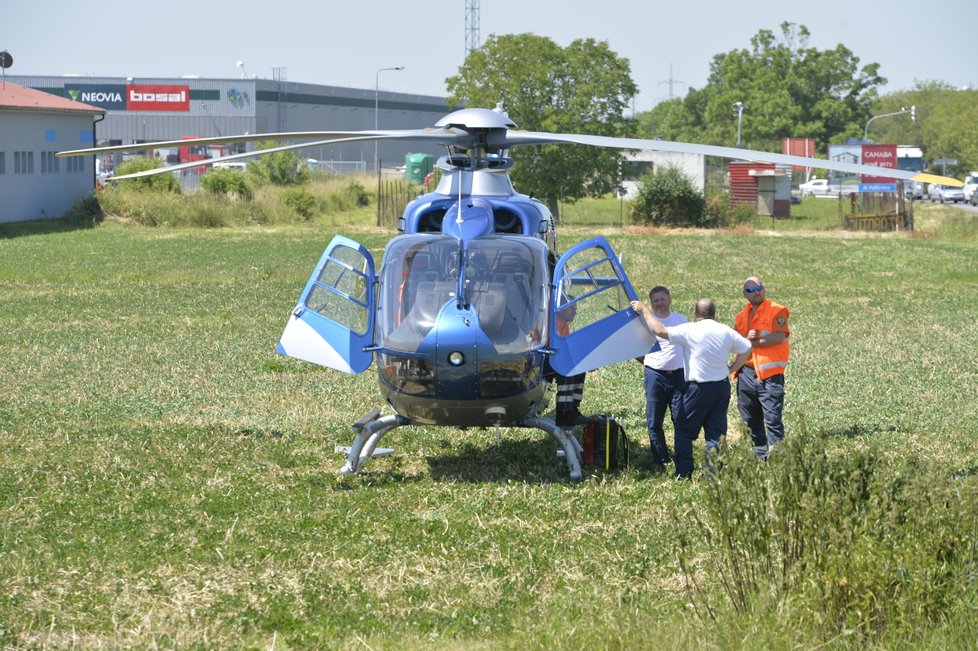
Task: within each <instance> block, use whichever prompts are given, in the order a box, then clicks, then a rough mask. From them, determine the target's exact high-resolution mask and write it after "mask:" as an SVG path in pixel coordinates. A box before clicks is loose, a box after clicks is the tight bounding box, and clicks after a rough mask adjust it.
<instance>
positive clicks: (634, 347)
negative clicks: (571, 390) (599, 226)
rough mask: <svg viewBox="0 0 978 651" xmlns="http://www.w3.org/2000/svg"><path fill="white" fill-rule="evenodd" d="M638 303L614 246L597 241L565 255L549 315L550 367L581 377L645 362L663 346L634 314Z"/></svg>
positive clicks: (578, 247)
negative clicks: (636, 360)
mask: <svg viewBox="0 0 978 651" xmlns="http://www.w3.org/2000/svg"><path fill="white" fill-rule="evenodd" d="M635 298H637V296H636V294H635V290H634V289H633V288H632V284H631V282H630V281H629V280H628V276H627V275H626V274H625V271H624V269H622V267H621V263H620V262H619V261H618V258H617V256H615V252H614V251H613V250H612V249H611V245H610V244H609V243H608V241H607V240H606V239H605V238H604V237H600V236H599V237H595V238H592V239H590V240H587V241H585V242H582V243H580V244H578V245H577V246H575V247H573V248H571V249H570V250H568V251H567V252H566V253H564V255H562V256H560V259H559V260H558V261H557V266H556V268H555V270H554V284H553V295H552V296H551V305H552V306H553V309H552V310H551V313H550V348H551V349H553V350H554V351H555V352H554V353H552V355H551V357H550V365H551V366H552V367H553V368H554V370H555V371H557V372H558V373H560V374H561V375H577V374H578V373H584V372H586V371H590V370H593V369H596V368H600V367H602V366H607V365H609V364H614V363H616V362H621V361H623V360H626V359H631V358H635V357H640V356H642V355H645V354H646V353H648V352H649V351H651V350H654V349H655V348H657V347H658V341H657V340H656V338H655V335H654V334H652V332H650V331H649V329H648V327H646V325H645V321H644V320H643V319H642V317H641V316H639V315H638V314H636V313H635V312H634V311H633V310H632V309H631V301H632V300H634V299H635Z"/></svg>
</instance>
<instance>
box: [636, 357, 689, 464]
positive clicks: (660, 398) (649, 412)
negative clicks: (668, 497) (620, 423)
mask: <svg viewBox="0 0 978 651" xmlns="http://www.w3.org/2000/svg"><path fill="white" fill-rule="evenodd" d="M644 368H645V421H646V423H647V425H648V428H649V445H650V446H651V449H652V459H653V460H654V461H655V463H669V461H670V460H671V459H670V457H669V446H668V445H667V444H666V433H665V431H664V430H663V429H662V423H663V421H664V420H665V418H666V407H668V408H669V415H670V417H671V418H672V426H673V429H675V428H676V414H677V413H678V412H679V402H678V401H679V400H680V399H681V398H682V394H683V387H684V386H685V384H686V378H685V377H684V375H683V369H679V370H677V371H673V372H672V373H666V372H663V371H656V370H654V369H651V368H649V367H648V366H645V367H644Z"/></svg>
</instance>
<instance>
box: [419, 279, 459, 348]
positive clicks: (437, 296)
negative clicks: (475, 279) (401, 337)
mask: <svg viewBox="0 0 978 651" xmlns="http://www.w3.org/2000/svg"><path fill="white" fill-rule="evenodd" d="M454 292H455V283H451V282H444V281H431V280H426V281H423V282H421V283H418V291H417V294H416V295H415V300H414V308H413V309H412V310H411V318H412V319H413V321H414V329H415V330H417V332H418V334H420V335H421V336H422V337H423V336H424V335H426V334H428V331H429V330H431V329H432V328H433V327H434V325H435V322H436V321H437V320H438V312H440V311H441V308H442V306H443V305H444V304H445V303H446V302H447V301H448V300H449V299H451V298H452V296H453V295H454Z"/></svg>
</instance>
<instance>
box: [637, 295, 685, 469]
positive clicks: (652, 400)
mask: <svg viewBox="0 0 978 651" xmlns="http://www.w3.org/2000/svg"><path fill="white" fill-rule="evenodd" d="M649 304H650V305H651V306H652V313H653V314H654V315H655V318H656V319H658V321H659V322H660V323H661V324H662V325H664V326H666V327H669V326H676V325H679V324H680V323H686V322H687V320H686V317H684V316H683V315H682V314H677V313H675V312H673V311H672V310H671V309H670V308H671V307H672V295H671V294H670V293H669V289H668V288H666V287H663V286H662V285H657V286H655V287H653V288H652V291H650V292H649ZM658 340H659V350H657V351H655V352H653V353H648V354H647V355H645V357H638V358H637V359H638V361H640V362H642V365H643V367H644V368H645V420H646V423H647V425H648V429H649V446H650V449H651V450H652V461H653V462H654V463H655V464H656V465H660V466H661V465H665V464H667V463H669V462H671V461H672V459H671V457H670V456H669V446H668V445H667V444H666V433H665V430H664V429H663V428H662V422H663V421H664V420H665V417H666V407H668V408H669V416H670V418H671V419H672V426H673V429H674V430H675V428H676V415H677V414H678V413H679V400H680V397H681V396H682V393H683V388H684V387H685V386H686V375H685V373H684V372H683V351H682V349H681V348H679V347H678V346H676V345H674V344H673V343H672V342H670V341H669V340H668V339H666V338H664V337H658Z"/></svg>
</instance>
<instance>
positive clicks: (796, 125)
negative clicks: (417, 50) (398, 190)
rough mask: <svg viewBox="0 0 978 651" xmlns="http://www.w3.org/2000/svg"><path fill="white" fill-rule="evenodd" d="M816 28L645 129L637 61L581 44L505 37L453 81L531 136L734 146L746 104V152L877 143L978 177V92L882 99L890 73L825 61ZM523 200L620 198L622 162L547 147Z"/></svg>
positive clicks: (921, 84)
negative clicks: (917, 151) (805, 144)
mask: <svg viewBox="0 0 978 651" xmlns="http://www.w3.org/2000/svg"><path fill="white" fill-rule="evenodd" d="M810 36H811V34H810V32H809V30H808V28H807V27H805V26H804V25H797V24H794V23H790V22H784V23H782V24H781V25H780V27H779V30H778V31H777V32H775V31H773V30H768V29H761V30H760V31H758V32H757V34H755V35H754V36H753V37H752V38H751V40H750V45H749V47H746V48H742V49H736V50H732V51H730V52H725V53H719V54H716V55H715V56H714V57H713V60H712V61H711V63H710V74H709V76H708V78H707V82H706V85H705V86H704V87H703V88H691V89H689V91H688V92H687V93H686V95H685V97H682V98H676V99H672V100H669V101H666V102H662V103H660V104H657V105H656V106H655V107H653V108H652V109H651V110H649V111H645V112H642V113H639V114H637V115H635V116H633V117H629V116H627V115H626V111H627V108H628V107H629V106H630V104H631V102H632V100H633V98H634V97H635V95H636V94H637V91H638V87H637V86H636V85H635V83H634V82H633V81H632V79H631V68H630V64H629V62H628V60H627V59H624V58H622V57H620V56H618V55H617V54H616V53H614V52H613V51H612V50H611V49H610V48H609V47H608V44H607V43H606V42H598V41H595V40H593V39H579V40H577V41H574V42H573V43H571V44H570V45H569V46H567V47H566V48H562V47H560V46H558V45H557V44H556V43H554V42H553V41H552V40H550V39H549V38H547V37H543V36H538V35H535V34H517V35H502V36H497V35H493V36H491V37H490V38H489V39H487V40H486V42H485V43H484V44H483V46H482V47H481V48H479V49H477V50H474V51H472V52H471V53H470V54H469V55H468V57H467V58H466V60H465V63H464V64H463V66H462V67H461V68H460V69H459V72H458V74H457V75H455V76H453V77H450V78H449V79H447V80H446V84H447V87H448V90H449V95H450V97H449V103H461V104H465V105H468V106H496V105H502V107H503V108H504V109H505V110H506V112H507V114H508V115H509V116H510V117H511V118H512V119H513V120H514V121H515V122H516V124H517V125H519V127H520V128H521V129H527V130H532V131H554V132H571V133H588V134H596V135H607V136H634V137H641V138H660V139H663V140H678V141H685V142H695V143H707V144H715V145H730V146H734V145H736V142H737V130H738V115H737V111H736V108H735V103H736V102H741V103H742V104H743V105H745V106H746V108H744V109H743V110H742V111H741V112H740V116H739V121H740V125H739V126H740V130H741V146H743V147H745V148H749V149H758V150H763V151H781V142H782V139H783V138H786V137H795V138H812V139H814V141H815V146H816V151H817V152H818V153H819V154H820V155H822V156H825V155H826V152H827V150H828V146H829V144H837V143H842V142H845V141H846V140H847V139H850V138H854V139H861V138H863V136H864V134H866V132H867V123H869V122H870V118H872V117H874V116H877V115H882V114H885V113H892V112H897V111H900V110H901V109H905V108H906V109H909V107H911V106H914V107H915V117H916V120H911V116H910V114H909V113H907V114H902V115H899V116H894V117H892V118H887V119H880V120H876V121H873V122H872V124H871V125H870V126H869V129H868V137H869V139H870V140H872V141H874V142H877V143H887V144H899V145H915V146H919V147H921V148H922V149H923V152H924V158H925V160H926V161H927V162H928V163H929V164H930V166H931V170H932V171H936V172H944V170H943V169H941V168H940V167H935V166H934V165H933V161H934V160H937V159H956V160H957V161H958V162H957V164H956V165H955V166H952V167H948V168H947V170H946V172H947V174H948V175H956V176H958V177H963V176H964V174H966V173H967V172H968V171H970V170H972V169H978V91H975V90H970V89H965V90H958V89H955V88H953V87H951V86H950V85H948V84H946V83H944V82H941V81H918V82H916V85H915V87H914V88H912V89H909V90H901V91H896V92H893V93H888V94H885V95H883V94H881V89H882V88H883V86H884V85H885V84H886V83H887V80H886V78H885V77H883V76H882V75H881V68H880V64H878V63H867V64H863V65H860V59H859V57H858V56H856V54H855V53H854V52H853V51H852V50H850V49H849V48H848V47H846V46H845V45H843V44H839V45H836V46H835V47H834V48H831V49H825V50H819V49H816V48H814V47H810V46H809V44H808V41H809V37H810ZM512 156H513V158H514V159H515V160H516V161H517V163H519V165H517V167H516V168H515V169H514V171H513V179H514V183H516V184H517V187H518V188H520V190H521V191H523V192H527V193H531V194H534V195H536V196H538V197H541V198H544V199H545V200H546V201H547V202H548V204H550V205H551V207H552V208H555V207H556V202H557V200H558V199H559V200H562V201H571V202H572V201H574V200H576V199H580V198H583V197H586V196H595V195H600V194H603V193H606V192H609V191H611V190H613V189H614V188H615V187H616V186H617V184H618V182H619V180H620V177H621V165H620V153H619V152H616V151H613V150H611V151H609V150H603V149H599V148H593V147H584V146H577V145H543V146H536V147H526V148H522V149H520V150H519V151H514V152H512Z"/></svg>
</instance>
